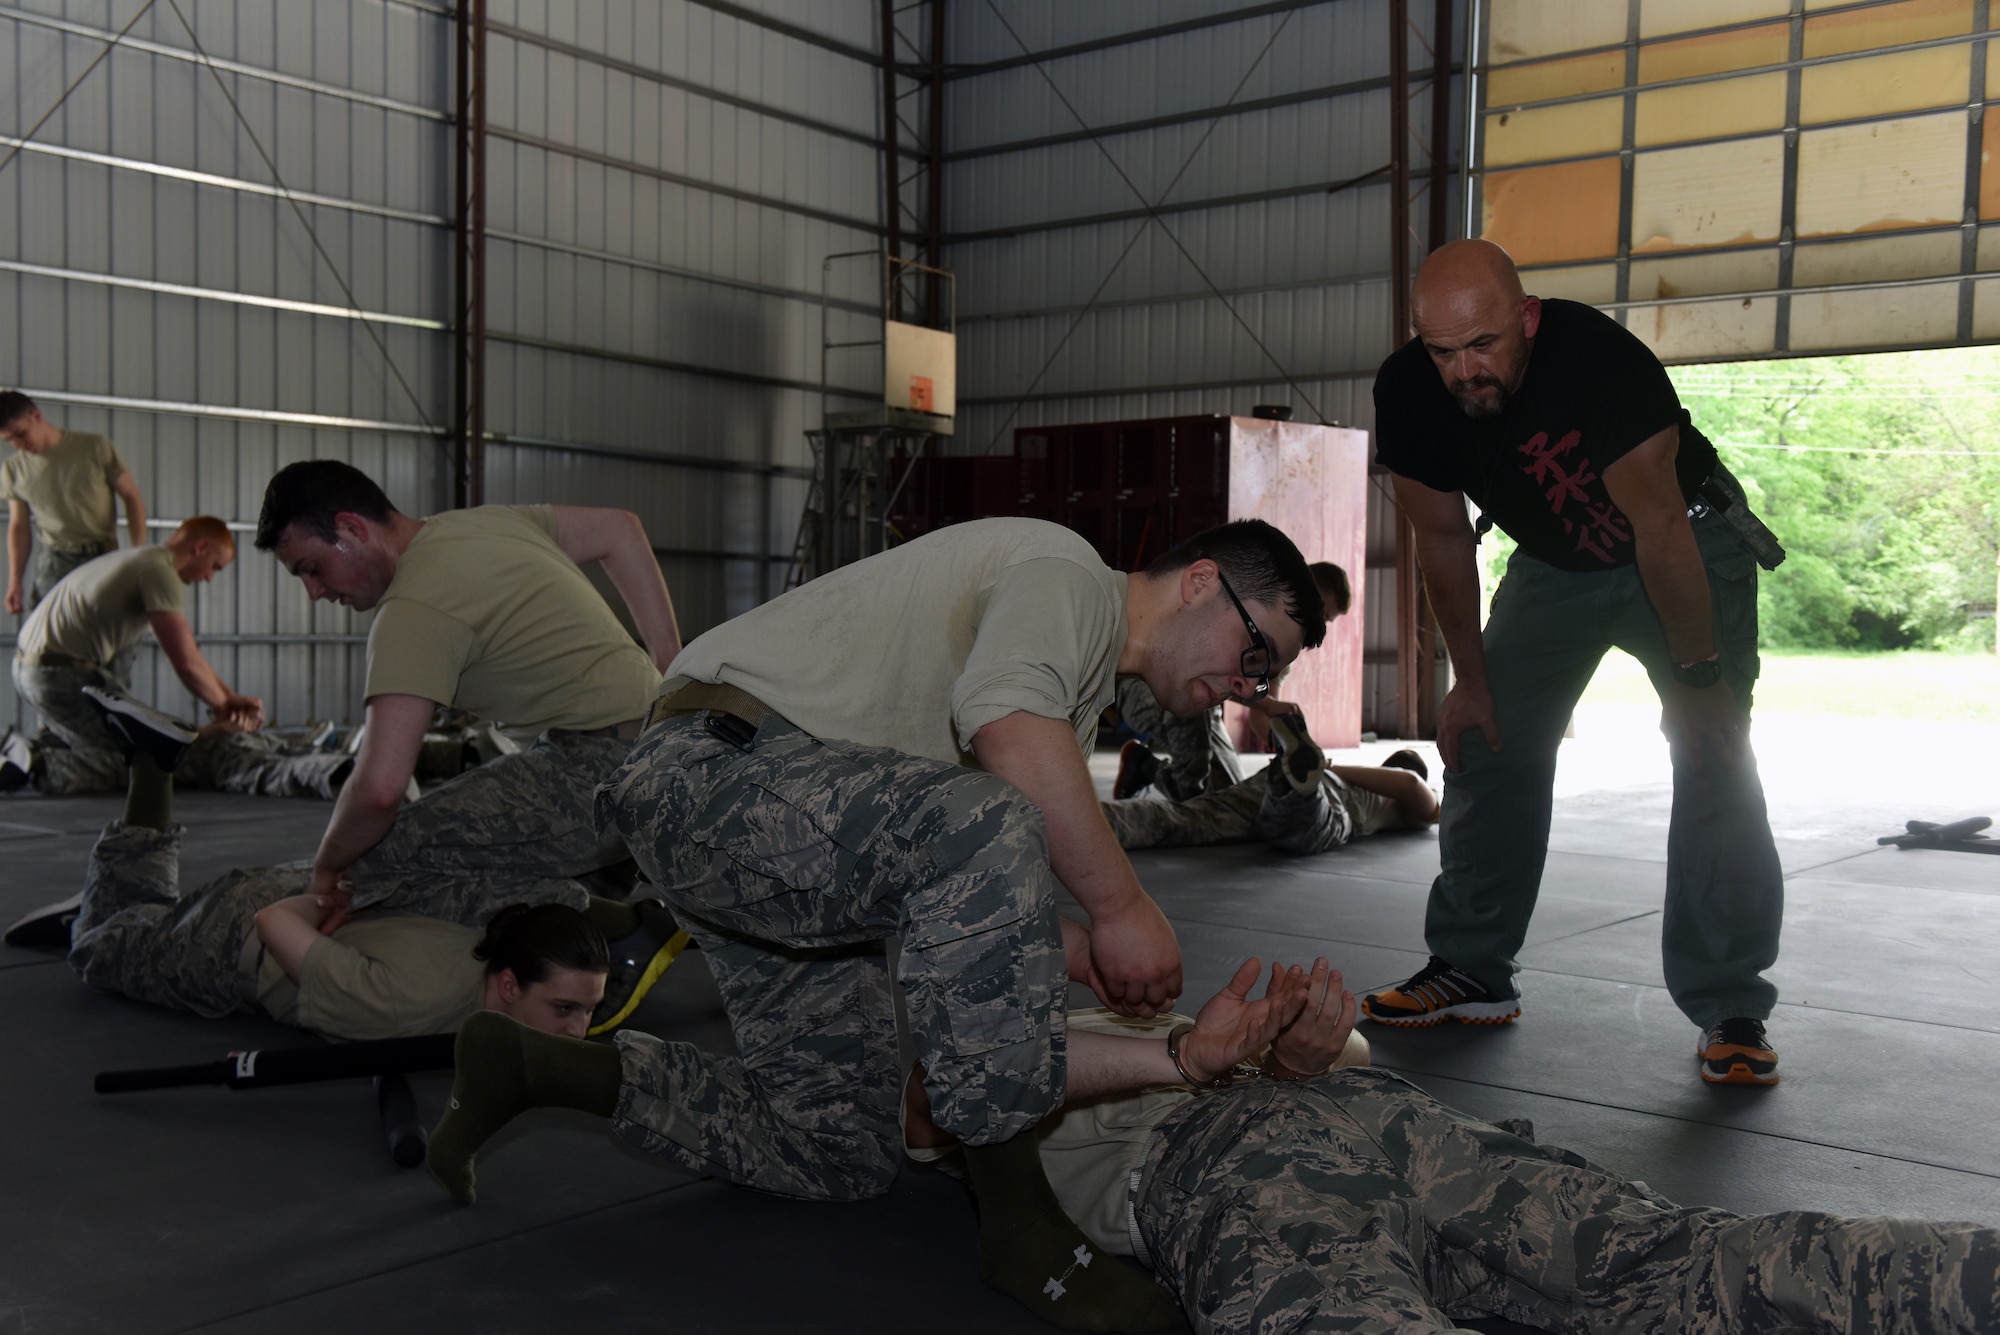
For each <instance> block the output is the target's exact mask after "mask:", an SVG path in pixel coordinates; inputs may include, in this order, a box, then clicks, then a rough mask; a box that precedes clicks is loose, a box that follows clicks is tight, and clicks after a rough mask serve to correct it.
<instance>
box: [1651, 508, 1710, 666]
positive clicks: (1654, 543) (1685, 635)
mask: <svg viewBox="0 0 2000 1335" xmlns="http://www.w3.org/2000/svg"><path fill="white" fill-rule="evenodd" d="M1676 521H1678V522H1676ZM1633 528H1634V532H1633V545H1634V546H1635V547H1636V548H1637V550H1638V563H1639V580H1640V582H1641V583H1642V584H1644V585H1645V586H1646V597H1647V598H1648V599H1649V600H1650V601H1651V602H1652V604H1653V611H1654V612H1655V613H1656V614H1657V615H1658V616H1659V618H1660V628H1661V629H1662V630H1664V631H1665V632H1666V635H1667V656H1668V657H1669V658H1671V659H1672V660H1673V661H1674V662H1676V663H1692V662H1693V661H1695V660H1696V659H1698V658H1706V657H1708V655H1709V654H1711V653H1713V652H1714V651H1715V648H1716V644H1715V622H1714V616H1713V612H1712V610H1711V606H1710V602H1709V589H1708V568H1707V567H1706V566H1705V565H1704V564H1703V562H1702V559H1701V547H1700V545H1699V544H1698V543H1696V542H1695V537H1694V528H1693V526H1692V525H1691V524H1689V523H1688V520H1687V516H1686V515H1685V514H1679V515H1676V516H1674V518H1673V519H1669V520H1667V521H1665V522H1662V523H1660V524H1657V525H1654V526H1651V527H1645V528H1642V527H1640V526H1639V525H1637V524H1635V525H1634V526H1633Z"/></svg>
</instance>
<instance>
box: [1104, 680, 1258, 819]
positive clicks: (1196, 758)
mask: <svg viewBox="0 0 2000 1335" xmlns="http://www.w3.org/2000/svg"><path fill="white" fill-rule="evenodd" d="M1118 717H1119V718H1121V719H1123V720H1124V721H1125V725H1126V726H1127V727H1129V728H1131V729H1132V731H1133V732H1136V733H1138V734H1139V738H1140V740H1141V741H1143V742H1145V743H1146V744H1147V745H1149V746H1151V747H1152V748H1153V750H1155V751H1164V752H1166V753H1167V759H1166V761H1165V762H1164V763H1162V764H1161V766H1160V774H1159V777H1158V778H1156V779H1155V780H1153V783H1154V785H1155V786H1156V787H1157V788H1159V790H1160V791H1161V792H1163V793H1165V794H1166V795H1167V796H1168V797H1169V798H1170V799H1172V800H1173V801H1176V802H1185V801H1187V800H1188V799H1189V798H1192V797H1196V796H1199V795H1200V794H1202V793H1206V792H1211V791H1220V790H1221V789H1222V788H1225V787H1227V786H1228V785H1230V784H1233V783H1238V782H1240V781H1241V780H1242V778H1243V762H1242V760H1241V759H1239V758H1238V756H1237V754H1236V744H1235V743H1234V742H1232V741H1230V740H1229V734H1228V733H1227V732H1226V731H1224V730H1223V726H1222V711H1221V710H1220V709H1211V710H1209V711H1207V712H1206V713H1204V714H1202V715H1201V717H1199V718H1191V719H1180V718H1175V717H1174V716H1173V715H1172V714H1169V713H1168V712H1167V711H1166V710H1164V709H1162V708H1160V704H1159V701H1157V700H1155V699H1154V698H1153V693H1152V691H1150V690H1148V689H1147V687H1146V683H1145V682H1143V681H1140V680H1139V679H1138V678H1137V677H1124V678H1121V679H1120V680H1119V682H1118ZM1218 770H1219V771H1221V773H1220V774H1218V773H1216V771H1218ZM1218 780H1219V782H1218Z"/></svg>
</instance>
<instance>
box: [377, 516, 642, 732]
mask: <svg viewBox="0 0 2000 1335" xmlns="http://www.w3.org/2000/svg"><path fill="white" fill-rule="evenodd" d="M556 535H557V528H556V514H555V510H554V509H553V508H552V507H550V506H546V505H487V506H481V507H479V508H478V509H473V510H449V511H446V512H445V513H443V514H438V515H432V516H431V517H430V518H429V519H426V520H425V521H424V526H423V528H421V529H420V530H418V532H417V535H416V537H415V538H413V539H411V541H410V545H409V547H408V549H406V550H405V551H404V552H403V555H402V558H401V559H400V560H399V561H398V562H397V565H396V577H395V578H394V579H393V580H391V581H390V582H389V588H388V591H387V592H386V593H384V594H383V595H382V601H381V603H380V605H379V606H378V608H377V609H376V612H375V624H374V625H373V626H371V627H370V628H369V631H368V684H367V687H366V691H365V693H366V695H367V696H368V697H371V698H372V697H374V696H377V695H416V696H422V697H423V698H424V699H426V700H435V701H437V702H438V703H439V704H446V705H453V706H455V707H457V708H459V709H463V710H467V711H469V712H471V713H473V714H476V715H478V716H479V717H480V718H483V719H485V720H487V721H488V722H490V723H495V724H498V725H499V726H500V727H501V728H502V730H504V731H505V732H506V733H507V734H508V735H509V736H511V737H513V738H514V739H516V740H517V741H518V740H526V739H528V738H532V737H534V736H535V735H536V734H538V733H541V732H545V731H547V730H548V729H550V728H572V729H576V730H579V731H587V730H590V729H593V728H608V727H611V726H613V725H615V724H619V723H626V722H629V721H630V720H632V719H636V718H638V717H639V716H640V715H642V714H644V713H645V712H646V709H647V707H648V706H649V705H650V704H651V703H652V699H653V693H654V692H655V691H657V690H658V689H659V685H660V673H659V669H657V668H655V667H654V666H653V660H652V659H651V658H650V657H649V656H648V655H647V653H646V651H645V650H644V649H642V648H640V647H639V645H638V644H637V643H636V642H635V641H634V640H633V639H632V636H631V635H630V634H629V633H627V631H626V630H625V627H624V626H622V625H620V624H619V622H618V618H617V616H616V615H615V614H614V613H613V612H612V610H611V608H610V607H609V606H608V605H607V604H606V603H605V601H604V599H603V597H602V596H601V595H599V593H598V592H597V590H596V589H594V588H592V587H591V584H590V581H589V579H587V578H586V577H585V576H584V573H583V571H581V570H579V569H578V568H577V564H576V562H574V561H572V560H570V559H569V557H568V556H566V555H564V554H563V550H562V548H561V547H560V546H558V545H557V542H556Z"/></svg>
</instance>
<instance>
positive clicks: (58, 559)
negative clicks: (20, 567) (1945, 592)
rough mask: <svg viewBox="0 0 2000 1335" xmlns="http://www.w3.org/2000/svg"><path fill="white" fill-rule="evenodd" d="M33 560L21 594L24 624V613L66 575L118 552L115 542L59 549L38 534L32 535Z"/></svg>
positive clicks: (115, 540)
mask: <svg viewBox="0 0 2000 1335" xmlns="http://www.w3.org/2000/svg"><path fill="white" fill-rule="evenodd" d="M35 538H36V540H37V541H36V543H35V559H34V560H33V561H32V562H30V563H29V565H28V578H27V580H26V581H25V587H24V588H23V589H22V590H21V616H22V619H23V620H25V619H26V618H27V615H28V613H30V612H32V611H34V610H35V608H36V607H37V606H39V605H40V604H41V601H42V599H44V598H46V597H48V596H49V592H50V591H51V590H52V589H54V588H55V586H56V584H57V583H58V582H59V581H61V580H62V579H63V577H64V576H66V575H68V574H69V572H70V571H72V570H75V569H76V568H77V567H78V566H80V565H83V564H85V563H87V562H90V561H95V560H96V559H97V558H98V557H100V556H102V555H104V554H105V553H106V552H111V551H116V550H117V549H118V539H116V538H111V539H108V540H106V541H104V542H100V543H93V544H92V545H91V546H88V547H73V548H68V549H63V548H59V547H51V546H49V544H48V542H47V540H45V539H43V538H42V535H41V533H40V531H39V530H38V531H37V532H36V533H35Z"/></svg>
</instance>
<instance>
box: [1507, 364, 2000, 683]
mask: <svg viewBox="0 0 2000 1335" xmlns="http://www.w3.org/2000/svg"><path fill="white" fill-rule="evenodd" d="M1669 369H1670V373H1671V374H1672V376H1673V379H1674V384H1675V386H1676V388H1677V389H1678V390H1679V391H1680V396H1681V402H1682V404H1683V405H1684V406H1686V408H1687V409H1688V411H1689V412H1690V413H1692V414H1693V415H1694V421H1695V425H1696V426H1698V427H1700V428H1701V430H1702V431H1703V433H1704V434H1706V435H1707V436H1708V438H1709V439H1710V440H1712V441H1714V442H1715V444H1716V448H1717V450H1718V452H1719V453H1720V454H1721V456H1722V461H1723V462H1724V464H1726V465H1727V466H1728V468H1729V470H1730V471H1731V472H1732V473H1734V474H1735V475H1736V476H1737V478H1738V479H1739V480H1740V481H1741V482H1742V483H1743V487H1744V491H1745V492H1746V493H1747V494H1748V495H1749V498H1750V502H1751V505H1752V507H1753V508H1754V509H1755V510H1756V511H1757V512H1758V514H1760V515H1762V516H1763V518H1764V521H1765V522H1766V523H1768V524H1769V525H1770V526H1771V529H1772V530H1773V531H1774V532H1775V533H1777V535H1778V538H1779V541H1781V542H1783V543H1784V544H1785V549H1786V551H1787V553H1788V557H1787V559H1786V561H1785V563H1784V565H1782V566H1780V567H1779V568H1778V570H1777V571H1775V572H1773V573H1770V574H1766V575H1764V576H1763V577H1762V579H1761V580H1760V584H1759V589H1760V592H1759V605H1758V614H1759V619H1760V621H1761V623H1762V637H1761V638H1762V640H1763V643H1764V644H1765V646H1766V647H1768V648H1772V649H1781V650H1783V649H1790V650H1826V649H1848V650H1885V649H1911V648H1918V649H1948V650H1959V651H1970V652H1979V651H1984V652H1988V653H1991V652H1993V650H1994V647H1995V639H1994V637H1995V618H1994V603H1995V586H1996V581H2000V567H1996V552H2000V349H1993V348H1951V349H1944V350H1938V351H1929V352H1906V353H1880V354H1874V355H1869V356H1854V357H1819V358H1809V359H1794V360H1786V361H1763V362H1727V363H1715V364H1710V365H1703V366H1679V367H1672V368H1669ZM1513 547H1514V544H1513V542H1512V541H1511V540H1509V539H1508V538H1507V537H1506V535H1504V534H1502V533H1499V532H1497V531H1495V532H1491V533H1489V534H1487V536H1486V539H1485V541H1484V543H1483V544H1482V547H1481V554H1482V559H1483V562H1484V565H1485V573H1486V576H1487V580H1486V583H1487V588H1488V592H1489V595H1490V591H1491V589H1492V587H1493V586H1494V585H1495V584H1497V583H1498V580H1499V576H1500V574H1501V572H1502V571H1503V570H1504V569H1505V566H1506V560H1507V558H1508V557H1509V556H1510V555H1511V554H1512V552H1513Z"/></svg>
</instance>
